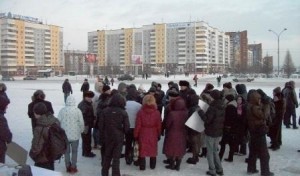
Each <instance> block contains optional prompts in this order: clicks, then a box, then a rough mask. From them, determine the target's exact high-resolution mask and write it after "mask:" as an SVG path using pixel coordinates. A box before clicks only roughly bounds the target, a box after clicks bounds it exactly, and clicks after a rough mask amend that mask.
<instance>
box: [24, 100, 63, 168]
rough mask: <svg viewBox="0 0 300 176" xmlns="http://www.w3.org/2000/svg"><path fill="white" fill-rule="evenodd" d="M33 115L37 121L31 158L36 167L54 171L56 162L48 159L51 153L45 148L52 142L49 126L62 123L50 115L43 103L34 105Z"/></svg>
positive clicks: (30, 153)
mask: <svg viewBox="0 0 300 176" xmlns="http://www.w3.org/2000/svg"><path fill="white" fill-rule="evenodd" d="M33 113H34V116H35V118H36V119H37V120H36V127H35V128H34V131H33V139H32V142H31V148H30V152H29V156H30V157H31V158H32V160H33V161H34V166H37V167H41V168H45V169H49V170H54V160H51V159H49V158H48V157H47V155H48V153H49V151H46V150H49V148H45V147H44V146H45V145H46V144H47V143H49V142H50V141H49V132H48V128H47V126H51V125H53V124H54V123H56V124H58V125H60V123H59V121H58V119H57V118H55V117H54V116H53V115H52V114H49V113H48V109H47V107H46V105H45V104H44V103H42V102H39V103H37V104H35V105H34V107H33Z"/></svg>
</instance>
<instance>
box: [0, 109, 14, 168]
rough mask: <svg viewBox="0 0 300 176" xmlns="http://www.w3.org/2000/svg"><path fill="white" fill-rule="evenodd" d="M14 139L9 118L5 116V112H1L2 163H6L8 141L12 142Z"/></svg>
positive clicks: (0, 146)
mask: <svg viewBox="0 0 300 176" xmlns="http://www.w3.org/2000/svg"><path fill="white" fill-rule="evenodd" d="M11 140H12V133H11V132H10V129H9V127H8V124H7V120H6V118H5V117H4V112H0V163H5V161H4V160H2V159H4V158H5V152H6V149H7V147H6V143H10V142H11Z"/></svg>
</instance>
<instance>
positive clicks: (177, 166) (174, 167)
mask: <svg viewBox="0 0 300 176" xmlns="http://www.w3.org/2000/svg"><path fill="white" fill-rule="evenodd" d="M180 164H181V159H176V160H175V161H174V160H173V159H171V160H170V164H169V165H167V166H166V168H167V169H171V170H177V171H179V170H180Z"/></svg>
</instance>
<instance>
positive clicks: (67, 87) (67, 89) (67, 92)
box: [62, 79, 73, 103]
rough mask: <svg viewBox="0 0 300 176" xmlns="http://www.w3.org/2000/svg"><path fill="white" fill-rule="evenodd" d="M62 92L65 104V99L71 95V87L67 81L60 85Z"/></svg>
mask: <svg viewBox="0 0 300 176" xmlns="http://www.w3.org/2000/svg"><path fill="white" fill-rule="evenodd" d="M62 90H63V93H64V100H65V103H66V100H67V97H68V96H69V95H70V94H72V93H73V90H72V86H71V84H70V82H69V79H65V81H64V83H63V85H62Z"/></svg>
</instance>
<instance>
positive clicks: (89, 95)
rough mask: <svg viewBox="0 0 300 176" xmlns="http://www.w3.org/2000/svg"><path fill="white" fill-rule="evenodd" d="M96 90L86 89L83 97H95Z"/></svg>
mask: <svg viewBox="0 0 300 176" xmlns="http://www.w3.org/2000/svg"><path fill="white" fill-rule="evenodd" d="M94 95H95V94H94V92H92V91H86V92H84V93H83V97H88V98H93V97H94Z"/></svg>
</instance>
